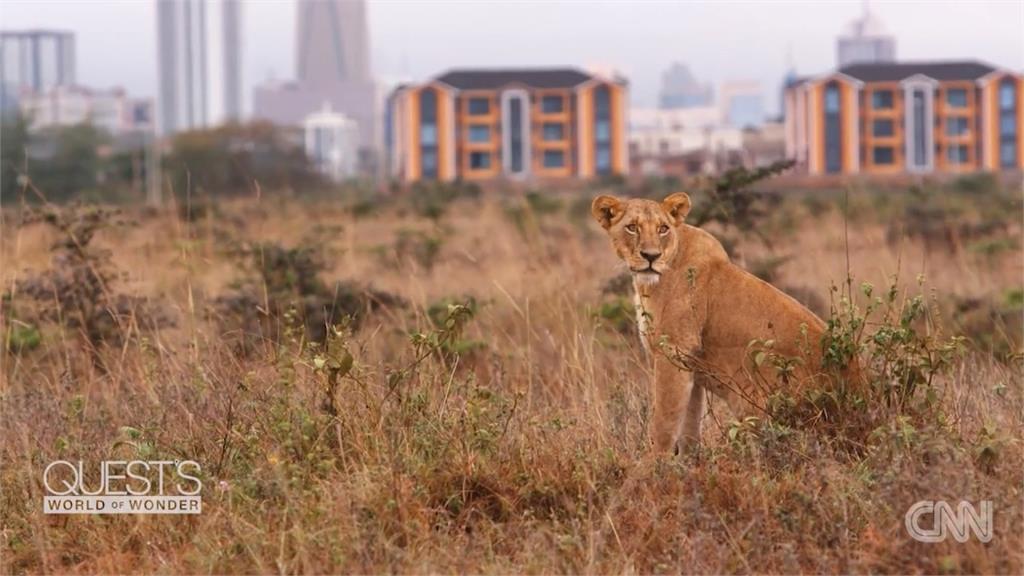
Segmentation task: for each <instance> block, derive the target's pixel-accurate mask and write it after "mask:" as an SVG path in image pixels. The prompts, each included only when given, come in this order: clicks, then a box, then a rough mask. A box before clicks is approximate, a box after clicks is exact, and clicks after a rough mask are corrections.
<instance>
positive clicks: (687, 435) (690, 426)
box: [679, 373, 706, 452]
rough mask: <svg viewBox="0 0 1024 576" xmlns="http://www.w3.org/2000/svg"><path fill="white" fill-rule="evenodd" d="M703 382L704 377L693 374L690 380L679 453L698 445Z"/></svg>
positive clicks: (702, 412) (702, 408)
mask: <svg viewBox="0 0 1024 576" xmlns="http://www.w3.org/2000/svg"><path fill="white" fill-rule="evenodd" d="M688 374H689V373H688ZM705 380H706V377H705V376H702V375H701V374H693V375H692V377H691V378H690V390H689V394H688V399H687V402H686V413H685V414H683V433H682V435H681V436H680V438H679V449H680V452H683V451H686V450H688V449H690V448H692V447H694V446H697V445H699V444H700V423H701V419H702V418H703V417H704V381H705Z"/></svg>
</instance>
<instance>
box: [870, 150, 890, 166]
mask: <svg viewBox="0 0 1024 576" xmlns="http://www.w3.org/2000/svg"><path fill="white" fill-rule="evenodd" d="M871 161H872V162H873V163H875V164H882V165H884V164H892V163H893V162H894V158H893V151H892V146H875V147H874V148H872V149H871Z"/></svg>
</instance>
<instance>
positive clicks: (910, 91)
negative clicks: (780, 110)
mask: <svg viewBox="0 0 1024 576" xmlns="http://www.w3.org/2000/svg"><path fill="white" fill-rule="evenodd" d="M784 109H785V134H786V153H787V156H788V157H790V158H793V159H795V160H796V161H797V167H798V170H801V171H803V172H804V173H807V174H812V175H821V174H872V175H876V174H906V173H911V174H913V173H963V172H974V171H1019V170H1021V168H1022V167H1024V75H1022V74H1020V73H1018V72H1015V71H1011V70H1004V69H999V68H996V67H994V66H990V65H988V64H984V63H981V62H975V61H949V62H916V63H915V62H875V63H858V64H851V65H848V66H845V67H843V68H840V69H838V70H835V71H832V72H829V73H827V74H823V75H820V76H815V77H809V78H802V79H795V80H793V81H791V82H790V83H789V84H788V85H787V86H786V88H785V92H784Z"/></svg>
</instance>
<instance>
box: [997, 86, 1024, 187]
mask: <svg viewBox="0 0 1024 576" xmlns="http://www.w3.org/2000/svg"><path fill="white" fill-rule="evenodd" d="M1019 105H1020V104H1019V103H1018V102H1017V82H1016V80H1014V79H1013V78H1005V79H1003V81H1002V82H1000V83H999V166H1000V167H1001V168H1016V167H1017V107H1018V106H1019Z"/></svg>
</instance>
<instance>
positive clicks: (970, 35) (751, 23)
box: [0, 0, 1024, 115]
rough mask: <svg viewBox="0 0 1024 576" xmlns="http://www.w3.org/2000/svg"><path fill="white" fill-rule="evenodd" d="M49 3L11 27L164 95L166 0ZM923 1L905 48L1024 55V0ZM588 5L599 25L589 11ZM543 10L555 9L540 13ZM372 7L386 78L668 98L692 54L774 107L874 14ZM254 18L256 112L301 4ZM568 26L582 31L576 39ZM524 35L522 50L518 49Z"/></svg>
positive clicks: (706, 7) (663, 6)
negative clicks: (491, 72)
mask: <svg viewBox="0 0 1024 576" xmlns="http://www.w3.org/2000/svg"><path fill="white" fill-rule="evenodd" d="M47 6H49V7H50V8H49V9H47V10H40V8H39V3H37V2H27V1H21V0H12V1H7V2H5V3H4V4H3V6H2V7H0V16H2V19H3V22H4V29H5V30H16V29H26V28H40V27H47V28H62V29H68V30H72V31H74V32H75V33H76V35H77V37H78V41H77V43H78V47H79V48H78V51H79V55H78V66H79V73H78V80H79V82H80V83H82V84H85V85H90V86H96V87H101V88H102V87H110V86H124V87H125V88H126V89H128V91H129V92H131V93H133V94H137V95H140V96H155V95H156V92H157V67H156V65H155V64H156V39H155V37H156V14H155V5H154V3H153V2H151V1H148V0H147V1H139V2H128V3H118V2H106V1H102V2H68V1H55V2H48V3H47ZM922 6H923V5H922V4H920V3H909V2H887V3H873V4H872V5H871V10H872V11H873V12H874V13H875V14H876V15H877V16H878V17H879V18H880V19H881V20H882V21H883V22H884V23H885V24H886V27H887V29H888V30H889V31H890V32H891V33H892V34H893V35H894V36H896V38H897V39H898V40H899V43H900V59H901V60H907V61H914V60H924V59H958V60H961V59H978V60H982V61H985V62H987V63H990V64H992V65H994V66H997V67H1005V68H1009V69H1011V70H1021V69H1022V68H1024V35H1022V34H1020V33H1019V32H1020V31H1021V30H1024V4H1021V3H1013V2H995V1H993V2H978V3H971V4H970V5H964V4H963V3H958V4H952V3H935V4H930V5H928V7H927V10H928V18H921V17H920V10H921V9H922ZM584 7H585V11H586V12H587V18H586V20H585V21H586V26H583V25H581V22H583V21H582V20H579V16H580V11H581V10H583V9H584ZM538 11H542V12H543V16H544V17H543V18H538V17H537V16H538ZM367 12H368V19H369V29H370V30H369V36H370V52H371V54H372V64H371V65H372V69H373V72H374V75H375V76H376V77H378V78H380V79H382V80H384V81H385V82H387V81H395V80H398V79H410V80H422V79H424V78H427V77H429V76H431V75H433V74H436V73H437V72H439V71H442V70H445V69H448V68H456V67H482V66H492V67H501V66H566V65H568V66H581V67H585V66H587V65H591V64H599V65H603V66H612V67H615V68H617V69H619V70H620V71H622V72H623V73H624V74H625V75H626V76H627V78H629V80H630V84H631V99H632V102H633V104H636V105H639V106H651V105H654V104H656V102H657V97H658V91H659V89H660V78H661V74H662V72H663V71H664V70H665V69H666V68H667V67H668V66H669V65H671V63H672V62H673V61H680V62H683V63H685V64H687V65H688V66H689V67H690V69H691V70H692V71H693V73H694V76H696V77H697V79H698V80H699V81H701V82H710V83H712V84H714V85H716V86H717V85H719V84H721V83H722V82H726V81H730V80H738V79H751V80H757V81H760V82H761V83H762V85H763V86H764V90H765V98H766V101H765V104H766V109H767V110H768V111H775V110H777V109H778V94H777V93H776V92H777V87H778V86H779V85H780V83H781V81H782V78H783V76H784V74H785V72H786V66H787V54H791V55H792V61H793V62H794V63H795V65H796V68H797V71H798V73H800V74H801V75H805V74H817V73H821V72H824V71H826V70H828V69H830V68H832V67H833V66H834V65H835V61H834V58H835V56H834V54H835V53H834V46H835V39H836V37H837V36H838V35H839V34H840V33H841V32H842V30H843V27H844V26H845V25H846V24H847V23H849V22H850V21H852V20H853V19H855V18H857V17H858V16H859V15H861V14H862V12H863V5H862V3H861V2H856V1H854V2H836V3H828V4H821V3H816V4H809V3H795V2H790V3H770V4H769V3H753V2H748V3H717V4H710V3H677V4H676V3H673V4H669V3H654V2H650V3H646V2H645V3H632V4H629V5H628V6H627V5H626V4H625V3H608V2H603V3H597V2H594V3H581V2H556V3H550V4H543V5H542V4H536V3H522V2H520V3H513V2H490V3H485V4H467V3H458V2H438V3H425V2H424V3H416V2H374V1H371V2H369V3H368V7H367ZM765 22H769V23H770V25H768V26H765V25H764V23H765ZM965 23H969V24H970V25H967V26H965ZM242 26H243V32H242V36H243V39H244V40H243V42H244V47H243V50H244V56H243V73H242V76H243V78H244V80H245V84H244V87H243V90H242V92H243V95H242V97H243V102H244V103H243V110H244V111H245V114H246V115H248V114H251V112H252V91H253V88H254V87H255V86H256V85H259V84H260V83H262V82H265V81H266V80H267V79H268V77H271V76H273V77H275V78H277V79H282V80H283V79H289V78H294V77H295V76H296V72H297V71H296V70H295V61H296V56H295V49H294V30H295V29H296V27H295V8H294V3H293V2H292V1H290V0H268V1H263V2H246V3H245V6H244V10H243V25H242ZM437 26H444V27H445V28H447V29H446V31H445V34H444V36H443V38H445V39H454V38H459V39H460V41H459V42H455V41H444V42H438V41H437V36H436V31H435V29H436V27H437ZM567 29H568V30H571V31H572V38H573V39H574V41H572V42H566V36H565V31H566V30H567ZM608 38H615V39H616V40H615V41H614V42H609V41H608ZM522 39H525V40H526V41H521V40H522ZM512 43H518V44H519V45H521V46H522V50H509V49H508V46H509V45H510V44H512ZM467 46H472V47H473V48H472V49H466V47H467ZM126 48H127V49H126Z"/></svg>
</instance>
